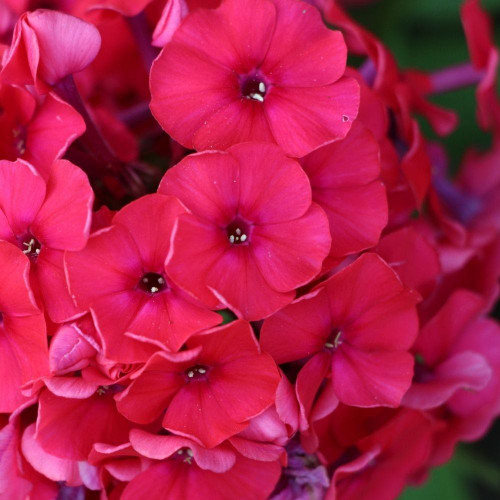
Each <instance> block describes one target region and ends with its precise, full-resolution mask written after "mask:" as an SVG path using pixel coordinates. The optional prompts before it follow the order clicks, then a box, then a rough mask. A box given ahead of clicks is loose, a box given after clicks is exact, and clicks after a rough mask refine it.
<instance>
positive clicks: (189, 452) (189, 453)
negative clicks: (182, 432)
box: [186, 448, 193, 457]
mask: <svg viewBox="0 0 500 500" xmlns="http://www.w3.org/2000/svg"><path fill="white" fill-rule="evenodd" d="M186 453H187V455H188V456H190V457H192V456H193V452H192V451H191V448H188V449H187V450H186Z"/></svg>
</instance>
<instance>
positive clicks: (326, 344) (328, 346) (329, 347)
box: [325, 342, 335, 349]
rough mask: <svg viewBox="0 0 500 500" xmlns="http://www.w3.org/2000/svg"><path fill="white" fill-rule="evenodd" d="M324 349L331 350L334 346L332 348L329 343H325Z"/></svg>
mask: <svg viewBox="0 0 500 500" xmlns="http://www.w3.org/2000/svg"><path fill="white" fill-rule="evenodd" d="M325 347H326V348H327V349H333V348H334V347H335V346H334V345H333V344H332V343H331V342H326V343H325Z"/></svg>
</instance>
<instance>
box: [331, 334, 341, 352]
mask: <svg viewBox="0 0 500 500" xmlns="http://www.w3.org/2000/svg"><path fill="white" fill-rule="evenodd" d="M341 335H342V332H340V331H339V333H337V336H336V337H335V339H334V341H333V344H334V347H335V349H336V348H337V347H338V346H339V344H342V340H340V336H341Z"/></svg>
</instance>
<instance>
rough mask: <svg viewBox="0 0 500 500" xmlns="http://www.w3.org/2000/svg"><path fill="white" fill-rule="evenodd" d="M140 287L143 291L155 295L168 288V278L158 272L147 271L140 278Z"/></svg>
mask: <svg viewBox="0 0 500 500" xmlns="http://www.w3.org/2000/svg"><path fill="white" fill-rule="evenodd" d="M139 288H140V289H141V290H142V291H143V292H147V293H150V294H152V295H155V294H157V293H159V292H162V291H163V290H165V288H167V280H166V279H165V278H164V277H163V276H162V275H161V274H158V273H146V274H145V275H144V276H143V277H142V278H141V279H140V280H139Z"/></svg>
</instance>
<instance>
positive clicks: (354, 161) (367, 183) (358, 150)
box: [300, 122, 387, 260]
mask: <svg viewBox="0 0 500 500" xmlns="http://www.w3.org/2000/svg"><path fill="white" fill-rule="evenodd" d="M300 163H301V165H302V167H303V168H304V170H305V172H306V174H307V175H308V177H309V180H310V182H311V187H312V193H313V200H314V201H315V202H316V203H318V205H320V206H321V207H322V208H323V209H324V210H325V213H326V215H327V216H328V221H329V223H330V234H331V236H332V247H331V249H330V255H329V258H330V259H331V260H337V259H338V258H339V257H343V256H345V255H349V254H353V253H357V252H360V251H361V250H365V249H367V248H371V247H373V246H374V245H376V244H377V242H378V239H379V237H380V234H381V232H382V230H383V229H384V227H385V226H386V224H387V197H386V194H385V189H384V186H383V184H382V183H381V182H380V181H379V180H378V177H379V174H380V161H379V149H378V145H377V142H376V140H375V138H374V137H373V136H372V135H371V133H370V132H368V130H367V129H365V128H364V127H363V125H361V124H360V123H358V122H356V123H354V125H353V127H352V128H351V130H350V132H349V133H348V135H347V136H346V138H345V139H343V140H342V141H336V142H333V143H331V144H328V145H327V146H323V147H322V148H320V149H317V150H316V151H313V152H312V153H311V154H309V155H307V156H306V157H305V158H303V159H302V160H301V161H300Z"/></svg>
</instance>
